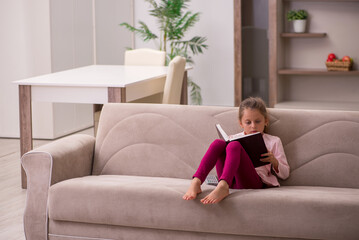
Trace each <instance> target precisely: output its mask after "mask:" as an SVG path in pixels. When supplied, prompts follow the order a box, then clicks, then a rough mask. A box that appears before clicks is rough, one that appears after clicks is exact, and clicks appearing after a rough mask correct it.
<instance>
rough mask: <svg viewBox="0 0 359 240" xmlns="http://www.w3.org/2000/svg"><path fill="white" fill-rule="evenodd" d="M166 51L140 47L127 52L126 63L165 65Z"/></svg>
mask: <svg viewBox="0 0 359 240" xmlns="http://www.w3.org/2000/svg"><path fill="white" fill-rule="evenodd" d="M165 64H166V52H164V51H159V50H154V49H150V48H139V49H134V50H127V51H126V52H125V65H138V66H165Z"/></svg>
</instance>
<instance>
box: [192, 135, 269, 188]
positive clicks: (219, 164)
mask: <svg viewBox="0 0 359 240" xmlns="http://www.w3.org/2000/svg"><path fill="white" fill-rule="evenodd" d="M214 166H216V170H217V175H218V179H219V180H225V181H226V182H227V183H228V185H229V187H230V188H233V189H245V188H247V189H248V188H251V189H259V188H262V187H263V183H262V181H261V179H260V177H259V176H258V174H257V172H256V170H255V168H254V166H253V163H252V161H251V159H250V158H249V157H248V154H247V153H246V151H245V150H244V149H243V147H242V145H241V144H240V143H239V142H236V141H233V142H230V143H229V144H228V145H227V144H226V142H225V141H223V140H220V139H216V140H215V141H213V142H212V144H211V145H210V146H209V148H208V150H207V152H206V154H205V155H204V157H203V158H202V161H201V163H200V165H199V167H198V169H197V171H196V173H195V174H194V175H193V177H197V178H199V179H200V180H201V182H202V183H203V182H204V181H205V179H206V177H207V176H208V174H209V172H210V171H211V170H212V169H213V168H214Z"/></svg>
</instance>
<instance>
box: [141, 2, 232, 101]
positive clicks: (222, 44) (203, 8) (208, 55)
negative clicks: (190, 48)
mask: <svg viewBox="0 0 359 240" xmlns="http://www.w3.org/2000/svg"><path fill="white" fill-rule="evenodd" d="M134 9H135V23H136V24H137V23H138V21H139V20H141V21H144V22H145V23H147V24H148V26H149V27H150V29H151V30H152V31H154V32H155V29H157V25H156V21H155V19H154V17H152V16H150V15H149V13H148V10H149V6H148V4H147V3H146V2H145V1H143V0H135V4H134ZM189 10H190V11H191V12H201V15H200V20H199V22H198V23H197V24H196V25H195V26H194V27H193V28H192V29H191V30H190V31H189V32H188V36H186V37H185V38H186V39H190V38H192V37H193V36H196V35H198V36H204V37H207V39H208V40H207V45H209V48H208V50H206V51H205V53H204V54H200V55H197V56H195V57H194V58H193V59H194V62H195V66H194V69H193V70H191V71H189V76H190V77H191V78H192V79H193V81H194V82H196V83H197V84H199V85H200V87H201V88H202V97H203V105H223V106H233V105H234V44H233V41H234V35H233V29H234V27H233V1H231V0H225V1H218V0H192V1H191V2H190V4H189ZM135 47H136V48H140V47H152V48H158V44H156V43H154V42H149V43H144V42H142V41H141V40H140V39H138V38H137V37H136V40H135Z"/></svg>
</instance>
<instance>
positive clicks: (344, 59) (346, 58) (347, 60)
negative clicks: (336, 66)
mask: <svg viewBox="0 0 359 240" xmlns="http://www.w3.org/2000/svg"><path fill="white" fill-rule="evenodd" d="M342 61H343V62H350V57H349V56H344V57H343V58H342Z"/></svg>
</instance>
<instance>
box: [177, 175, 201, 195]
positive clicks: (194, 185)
mask: <svg viewBox="0 0 359 240" xmlns="http://www.w3.org/2000/svg"><path fill="white" fill-rule="evenodd" d="M201 184H202V182H201V180H199V178H196V177H195V178H193V179H192V182H191V186H190V187H189V188H188V190H187V192H186V194H185V195H183V197H182V198H183V199H184V200H192V199H195V198H196V197H197V194H199V193H201V192H202V189H201Z"/></svg>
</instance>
